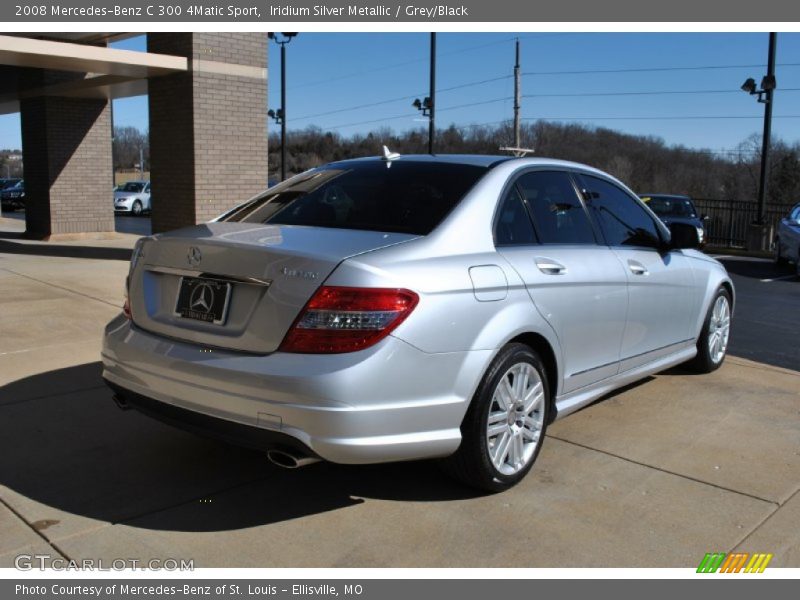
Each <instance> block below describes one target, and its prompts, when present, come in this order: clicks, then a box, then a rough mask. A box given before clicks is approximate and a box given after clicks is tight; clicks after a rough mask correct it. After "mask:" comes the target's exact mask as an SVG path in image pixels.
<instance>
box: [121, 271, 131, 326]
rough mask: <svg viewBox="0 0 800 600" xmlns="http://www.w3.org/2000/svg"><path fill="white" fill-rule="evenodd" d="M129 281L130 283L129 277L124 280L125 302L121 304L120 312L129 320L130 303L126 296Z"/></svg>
mask: <svg viewBox="0 0 800 600" xmlns="http://www.w3.org/2000/svg"><path fill="white" fill-rule="evenodd" d="M130 281H131V276H130V275H128V276H127V277H126V278H125V302H123V303H122V312H123V313H124V314H125V316H126V317H127V318H128V319H130V318H131V301H130V299H129V295H128V288H129V287H130Z"/></svg>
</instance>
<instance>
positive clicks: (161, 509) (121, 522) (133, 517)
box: [111, 475, 269, 525]
mask: <svg viewBox="0 0 800 600" xmlns="http://www.w3.org/2000/svg"><path fill="white" fill-rule="evenodd" d="M265 479H269V476H268V475H263V476H261V477H255V478H253V479H248V480H247V481H240V482H239V483H235V484H233V485H230V486H227V487H224V488H221V489H218V490H214V491H212V492H206V493H205V494H201V495H199V496H194V497H192V498H189V499H187V500H180V501H179V502H175V503H173V504H169V505H167V506H161V507H159V508H154V509H151V510H146V511H143V512H141V513H137V514H135V515H130V516H127V517H124V518H122V519H119V520H117V521H112V522H111V525H125V524H126V523H130V522H131V521H135V520H137V519H141V518H143V517H149V516H151V515H157V514H158V513H161V512H165V511H168V510H172V509H174V508H179V507H181V506H187V505H189V504H192V503H194V502H198V501H200V500H203V499H204V498H208V497H209V496H214V495H216V494H224V493H225V492H230V491H231V490H235V489H238V488H241V487H245V486H247V485H251V484H253V483H257V482H259V481H263V480H265Z"/></svg>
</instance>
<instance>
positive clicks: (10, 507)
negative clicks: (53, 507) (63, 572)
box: [0, 498, 72, 561]
mask: <svg viewBox="0 0 800 600" xmlns="http://www.w3.org/2000/svg"><path fill="white" fill-rule="evenodd" d="M0 504H2V505H3V506H5V507H6V508H7V509H8V510H9V511H10V512H11V513H12V514H13V515H14V516H15V517H17V518H18V519H19V520H20V521H22V522H23V523H25V525H27V526H28V529H30V530H31V531H32V532H34V533H35V534H36V535H38V536H39V537H40V538H41V539H42V540H43V541H44V543H45V544H47V545H48V546H50V547H51V548H52V549H53V550H55V551H56V552H57V553H58V554H59V555H60V556H61V557H62V558H64V559H66V560H67V561H71V560H72V559H71V558H70V557H69V555H67V553H66V552H64V551H63V550H62V549H61V548H60V547H59V546H58V544H56V543H55V542H53V541H51V540H49V539H48V538H47V536H46V535H45V534H44V533H42V532H41V531H39V530H38V529H36V527H34V526H33V525H32V524H31V523H30V522H29V521H28V519H26V518H25V517H23V516H22V513H20V512H19V511H18V510H16V509H15V508H14V507H13V506H11V505H10V504H9V503H8V502H6V501H5V500H4V499H3V498H0Z"/></svg>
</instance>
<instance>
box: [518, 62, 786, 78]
mask: <svg viewBox="0 0 800 600" xmlns="http://www.w3.org/2000/svg"><path fill="white" fill-rule="evenodd" d="M765 66H766V65H764V64H757V65H704V66H697V67H646V68H635V69H585V70H580V71H528V72H525V73H523V75H525V76H529V75H589V74H592V73H606V74H608V73H661V72H664V71H711V70H715V69H757V68H764V67H765ZM777 66H779V67H800V63H779V64H778V65H777Z"/></svg>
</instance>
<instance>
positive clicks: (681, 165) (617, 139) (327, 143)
mask: <svg viewBox="0 0 800 600" xmlns="http://www.w3.org/2000/svg"><path fill="white" fill-rule="evenodd" d="M512 141H513V129H512V125H511V123H510V122H508V123H503V124H501V125H498V126H474V127H456V126H455V125H451V126H450V127H448V128H446V129H443V130H439V131H437V134H436V140H435V149H436V152H438V153H442V154H462V153H466V154H503V153H501V152H500V151H499V148H500V147H504V146H510V145H512ZM280 142H281V140H280V136H279V135H278V134H277V133H272V134H270V136H269V173H270V179H275V178H277V174H279V173H280V170H281V163H280V160H281V152H280V149H281V148H280V146H281V143H280ZM521 143H522V147H525V148H533V149H534V150H535V152H534V154H533V156H542V157H548V158H558V159H564V160H571V161H576V162H580V163H584V164H588V165H591V166H593V167H597V168H599V169H601V170H603V171H606V172H608V173H610V174H612V175H614V176H615V177H617V178H618V179H620V180H622V181H624V182H625V183H627V184H628V185H629V186H630V187H631V188H632V189H634V190H635V191H637V192H640V193H641V192H649V193H659V192H660V193H672V194H687V195H689V196H693V197H695V198H716V199H726V200H740V201H753V200H755V199H756V197H757V195H758V179H759V172H760V166H761V165H760V160H761V139H760V137H759V136H758V135H752V136H750V137H748V138H747V139H745V140H743V141H742V142H741V143H740V144H739V145H738V146H737V148H735V149H734V150H733V151H730V152H725V153H718V152H714V151H711V150H697V149H692V148H687V147H685V146H674V145H668V144H666V143H665V142H664V140H662V139H660V138H658V137H654V136H640V135H630V134H625V133H621V132H618V131H614V130H612V129H607V128H603V127H590V126H586V125H580V124H561V123H553V122H547V121H537V122H533V123H526V124H524V125H523V126H522V132H521ZM384 144H385V145H386V146H388V147H389V148H390V149H391V150H392V151H393V152H400V153H401V154H417V153H427V148H428V132H427V129H414V130H409V131H406V132H403V133H396V132H394V131H393V130H391V129H389V128H382V129H377V130H376V131H373V132H370V133H367V134H365V135H362V134H356V135H352V136H349V137H344V136H341V135H339V134H337V133H334V132H330V131H324V130H323V129H321V128H319V127H315V126H312V127H308V128H306V129H303V130H296V131H289V132H288V134H287V145H286V150H287V165H286V166H287V174H288V175H292V174H295V173H299V172H302V171H305V170H306V169H309V168H312V167H315V166H318V165H321V164H324V163H326V162H331V161H335V160H343V159H347V158H355V157H360V156H375V155H378V154H380V153H381V146H382V145H384ZM798 200H800V144H798V143H795V144H787V143H785V142H783V141H780V140H776V141H774V142H773V144H772V145H771V149H770V169H769V186H768V201H769V202H772V203H776V204H792V203H794V202H797V201H798Z"/></svg>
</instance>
